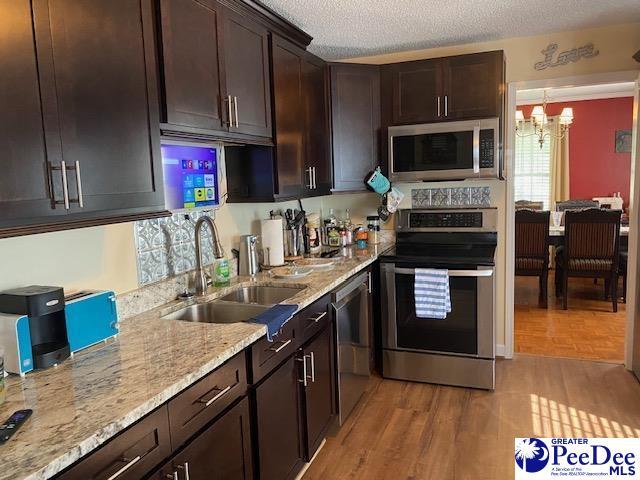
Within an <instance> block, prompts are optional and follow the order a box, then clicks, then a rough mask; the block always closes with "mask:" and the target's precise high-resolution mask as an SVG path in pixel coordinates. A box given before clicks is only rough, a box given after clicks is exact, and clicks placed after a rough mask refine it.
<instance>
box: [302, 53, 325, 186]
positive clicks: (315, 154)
mask: <svg viewBox="0 0 640 480" xmlns="http://www.w3.org/2000/svg"><path fill="white" fill-rule="evenodd" d="M303 74H304V90H303V105H304V116H305V124H304V126H305V150H304V151H305V159H306V161H305V163H304V168H305V171H307V170H306V169H309V168H311V169H312V170H310V171H309V172H310V173H309V174H310V175H311V176H312V179H311V180H312V181H311V182H310V183H307V182H305V187H306V192H307V195H327V194H328V193H330V190H331V183H332V182H331V177H332V175H331V153H330V145H331V134H330V129H329V102H328V95H327V93H328V92H327V64H326V63H325V61H324V60H322V59H320V58H318V57H316V56H314V55H311V54H309V53H308V54H307V55H306V56H305V61H304V62H303ZM309 185H311V187H309Z"/></svg>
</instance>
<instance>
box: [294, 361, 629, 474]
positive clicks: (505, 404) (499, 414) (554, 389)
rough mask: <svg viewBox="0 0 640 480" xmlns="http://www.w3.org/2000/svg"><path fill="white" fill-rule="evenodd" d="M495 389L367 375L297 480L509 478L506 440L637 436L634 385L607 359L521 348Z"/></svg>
mask: <svg viewBox="0 0 640 480" xmlns="http://www.w3.org/2000/svg"><path fill="white" fill-rule="evenodd" d="M496 377H497V385H496V390H495V392H487V391H482V390H472V389H465V388H455V387H443V386H435V385H429V384H420V383H408V382H400V381H393V380H382V379H379V378H374V379H373V380H372V382H371V384H370V388H369V391H368V392H367V393H366V394H365V396H364V397H363V398H362V400H361V402H360V404H359V405H358V407H357V408H356V410H354V412H353V414H352V415H351V416H350V417H349V419H348V420H347V422H346V423H345V425H343V427H342V428H341V429H340V430H339V432H338V434H337V436H335V437H330V438H329V439H328V440H327V443H326V445H325V447H324V448H323V449H322V451H321V452H320V453H319V455H318V457H317V458H316V460H315V461H314V462H313V463H312V464H311V466H310V468H309V470H307V472H306V474H305V476H304V477H303V478H304V479H305V480H338V479H362V480H377V479H379V480H383V479H384V480H386V479H393V480H396V479H397V480H404V479H407V480H503V479H512V478H514V473H513V468H514V460H513V454H514V438H515V437H529V436H538V437H546V436H567V437H571V436H577V437H591V436H609V437H616V436H617V437H624V436H628V437H632V436H640V384H638V382H637V380H636V379H635V377H634V376H633V375H632V374H631V373H629V372H628V371H626V370H625V369H624V367H623V366H621V365H615V364H611V363H602V362H592V361H581V360H572V359H558V358H548V357H541V356H531V355H523V354H519V355H517V356H516V358H514V359H513V360H502V361H498V365H497V371H496Z"/></svg>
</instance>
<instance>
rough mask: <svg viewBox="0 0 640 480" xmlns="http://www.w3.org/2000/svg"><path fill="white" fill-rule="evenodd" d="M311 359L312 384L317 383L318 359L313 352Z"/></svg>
mask: <svg viewBox="0 0 640 480" xmlns="http://www.w3.org/2000/svg"><path fill="white" fill-rule="evenodd" d="M309 358H310V360H311V382H312V383H316V357H315V355H314V354H313V352H309Z"/></svg>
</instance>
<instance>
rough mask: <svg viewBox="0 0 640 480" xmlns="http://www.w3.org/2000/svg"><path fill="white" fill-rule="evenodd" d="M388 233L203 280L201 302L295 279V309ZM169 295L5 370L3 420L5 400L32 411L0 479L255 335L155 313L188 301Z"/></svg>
mask: <svg viewBox="0 0 640 480" xmlns="http://www.w3.org/2000/svg"><path fill="white" fill-rule="evenodd" d="M390 247H391V244H390V243H385V244H380V245H378V246H376V247H370V248H369V249H367V250H364V251H358V250H355V249H351V250H350V254H349V255H350V257H343V258H341V259H339V260H337V261H336V265H335V267H334V268H333V269H332V270H330V271H324V272H318V273H313V274H311V275H309V276H308V277H306V278H304V279H301V280H296V281H293V282H292V281H281V280H276V279H272V278H270V277H269V276H268V275H266V274H260V275H258V277H257V278H256V279H255V280H250V279H248V278H246V277H245V278H243V277H238V278H236V279H234V280H233V281H232V284H231V285H230V286H228V287H224V288H216V289H212V290H211V292H210V293H209V294H208V295H207V296H206V297H202V298H199V299H197V300H195V301H197V302H207V301H210V300H212V299H215V298H216V297H219V296H221V295H223V294H225V293H227V292H229V291H230V290H233V289H234V288H238V287H240V286H242V285H247V284H261V285H266V284H270V285H304V286H306V287H307V288H305V289H304V290H302V291H301V292H300V293H298V294H297V295H296V296H295V297H292V298H291V299H288V300H287V303H297V304H298V305H299V308H300V309H302V308H304V307H306V306H307V305H309V304H311V303H313V302H314V301H315V300H316V299H318V298H319V297H321V296H322V295H324V294H325V293H327V292H329V291H331V290H332V289H333V288H335V287H336V286H338V285H340V284H341V283H342V282H344V281H345V280H347V279H348V278H349V277H351V276H352V275H353V274H355V273H357V272H358V271H360V270H362V269H363V268H365V267H366V266H368V265H369V264H371V263H372V262H374V261H375V260H376V259H377V257H378V256H379V255H380V254H381V253H383V252H384V251H386V250H388V249H389V248H390ZM195 301H194V300H191V301H189V302H180V301H174V302H171V303H169V304H167V305H164V306H162V307H158V308H155V309H153V310H150V311H148V312H145V313H143V314H140V315H137V316H135V317H132V318H129V319H127V320H125V321H123V322H122V324H121V331H120V335H119V336H118V338H117V340H115V341H113V342H111V343H109V344H107V345H103V346H100V347H99V348H94V349H90V350H87V351H84V352H80V353H79V354H77V355H76V356H75V357H74V358H71V359H69V360H67V361H65V362H64V363H63V364H61V365H60V366H58V367H56V368H51V369H49V370H44V371H40V372H34V373H30V374H27V376H26V377H25V378H20V377H17V376H12V377H9V378H7V400H6V402H5V403H4V404H2V405H0V417H2V419H3V420H4V419H5V418H7V417H8V416H9V415H10V414H11V413H13V412H14V411H15V410H19V409H23V408H31V409H33V416H32V417H31V419H30V420H29V421H28V422H27V423H26V424H25V425H24V426H23V427H22V428H21V429H20V431H19V432H18V433H17V434H16V435H15V436H14V437H13V438H12V439H11V440H10V441H9V442H8V443H6V444H5V445H2V446H0V459H2V461H1V464H0V480H8V479H11V480H16V479H24V480H27V479H28V480H36V479H37V480H39V479H46V478H50V477H51V476H53V475H55V474H56V473H58V472H60V471H62V470H63V469H64V468H66V467H67V466H69V465H71V464H72V463H74V462H75V461H76V460H78V459H79V458H81V457H82V456H84V455H86V454H87V453H89V452H91V451H92V450H94V449H95V448H96V447H98V446H99V445H101V444H102V443H104V442H106V441H107V440H109V439H110V438H111V437H113V436H114V435H116V434H117V433H118V432H120V431H122V430H123V429H125V428H126V427H128V426H129V425H131V424H133V423H134V422H135V421H136V420H138V419H140V418H141V417H143V416H144V415H146V414H147V413H149V412H151V411H152V410H153V409H154V408H156V407H157V406H159V405H161V404H163V403H164V402H166V401H167V400H169V399H170V398H171V397H173V396H174V395H176V394H177V393H178V392H180V391H182V390H183V389H185V388H186V387H188V386H189V385H191V384H193V383H194V382H196V381H197V380H199V379H200V378H202V377H203V376H204V375H206V374H207V373H209V372H211V371H212V370H214V369H215V368H216V367H218V366H219V365H221V364H222V363H224V362H225V361H226V360H227V359H229V358H231V357H232V356H233V355H235V354H236V353H238V352H240V351H241V350H243V349H244V348H246V347H247V346H249V345H251V344H252V343H254V342H255V341H257V340H259V339H260V338H261V337H263V336H264V335H265V333H266V328H265V327H264V326H262V325H257V324H253V323H235V324H207V323H189V322H181V321H174V320H163V319H161V318H160V317H161V316H162V315H165V314H167V313H169V312H171V311H175V310H178V309H180V308H183V307H184V306H186V305H188V304H191V303H194V302H195Z"/></svg>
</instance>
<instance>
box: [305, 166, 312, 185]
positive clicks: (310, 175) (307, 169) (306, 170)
mask: <svg viewBox="0 0 640 480" xmlns="http://www.w3.org/2000/svg"><path fill="white" fill-rule="evenodd" d="M304 171H305V174H306V173H308V174H309V183H308V184H307V187H308V188H309V189H310V190H313V173H312V168H311V167H307V168H305V169H304Z"/></svg>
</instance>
